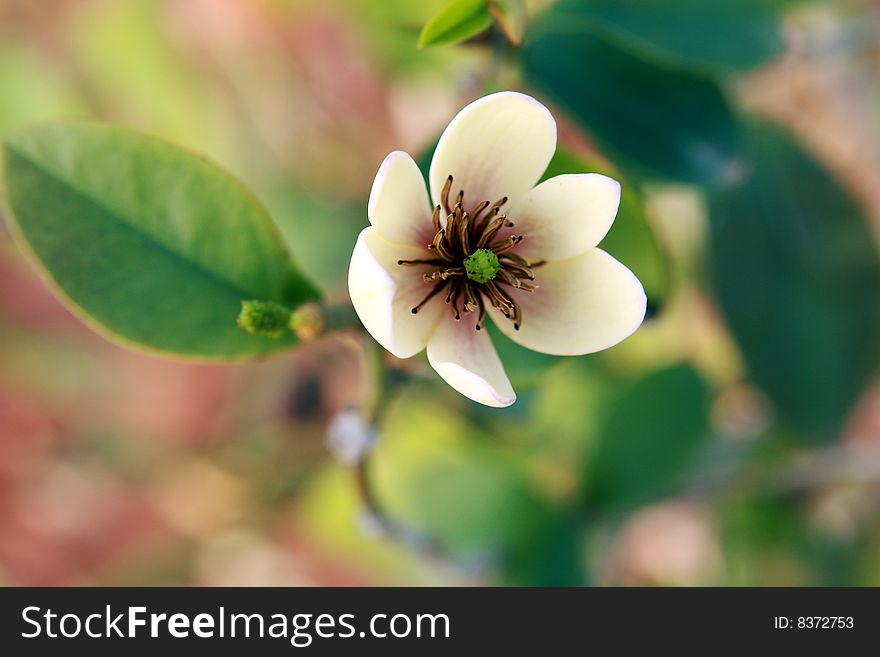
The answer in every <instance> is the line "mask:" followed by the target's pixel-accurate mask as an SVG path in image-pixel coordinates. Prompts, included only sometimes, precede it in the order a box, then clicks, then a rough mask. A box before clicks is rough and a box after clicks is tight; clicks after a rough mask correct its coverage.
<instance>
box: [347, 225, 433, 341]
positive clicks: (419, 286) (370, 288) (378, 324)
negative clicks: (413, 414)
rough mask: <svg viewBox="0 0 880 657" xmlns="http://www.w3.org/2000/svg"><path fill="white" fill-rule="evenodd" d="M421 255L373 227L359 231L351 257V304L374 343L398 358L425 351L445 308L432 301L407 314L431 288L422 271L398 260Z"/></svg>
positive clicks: (349, 274) (424, 253) (425, 254)
mask: <svg viewBox="0 0 880 657" xmlns="http://www.w3.org/2000/svg"><path fill="white" fill-rule="evenodd" d="M425 257H427V252H426V251H425V250H423V249H418V248H415V247H408V246H405V245H401V244H394V243H392V242H389V241H388V240H386V239H385V238H384V237H382V235H380V234H379V232H378V231H377V230H376V229H375V228H364V230H363V231H361V234H360V235H359V236H358V240H357V244H356V245H355V247H354V253H353V254H352V256H351V265H350V266H349V269H348V292H349V294H350V295H351V302H352V305H354V309H355V311H356V312H357V314H358V317H359V318H360V320H361V322H362V323H363V325H364V327H366V329H367V330H368V331H369V332H370V335H372V336H373V337H374V338H375V339H376V342H378V343H379V344H380V345H382V346H383V347H384V348H385V349H387V350H388V351H390V352H391V353H392V354H394V355H395V356H397V357H398V358H409V357H410V356H413V355H415V354H417V353H419V352H420V351H421V350H422V349H424V348H425V345H426V344H427V343H428V337H429V336H430V334H431V332H432V331H433V330H434V327H435V325H436V324H437V319H438V317H439V316H440V313H441V312H442V311H443V309H444V308H445V305H444V304H443V300H442V299H439V298H437V299H434V300H433V301H432V302H429V303H428V304H426V305H425V306H424V307H423V308H422V309H421V310H420V311H419V312H418V314H413V313H412V308H413V307H414V306H415V305H416V304H418V303H419V302H420V301H421V300H422V299H423V298H424V297H425V295H426V294H427V293H428V292H430V290H431V287H430V286H429V285H426V284H425V283H424V282H423V281H422V279H421V276H422V273H423V272H424V271H427V268H422V267H405V266H401V265H398V264H397V261H398V260H400V259H405V260H410V259H416V258H425Z"/></svg>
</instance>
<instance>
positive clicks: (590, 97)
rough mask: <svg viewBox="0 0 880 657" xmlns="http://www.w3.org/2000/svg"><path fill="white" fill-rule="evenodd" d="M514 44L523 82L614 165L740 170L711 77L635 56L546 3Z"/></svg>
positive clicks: (679, 173)
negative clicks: (563, 20) (563, 22)
mask: <svg viewBox="0 0 880 657" xmlns="http://www.w3.org/2000/svg"><path fill="white" fill-rule="evenodd" d="M530 35H531V36H530V37H529V38H528V39H527V40H526V43H525V45H524V46H523V48H522V54H523V72H524V74H525V77H526V79H527V80H528V82H529V84H530V85H531V86H532V87H534V88H535V89H537V90H539V91H541V92H543V93H545V94H546V95H547V96H549V97H550V98H552V99H553V100H555V101H556V102H557V103H558V104H559V105H560V106H561V107H562V108H564V109H565V110H567V111H568V112H569V113H570V114H571V116H572V117H573V118H574V119H575V120H576V121H577V122H578V123H579V124H580V125H581V127H583V128H584V129H585V130H586V131H587V132H589V133H590V134H592V135H593V136H594V137H595V139H596V141H597V142H598V143H599V144H600V146H602V148H603V149H604V150H605V151H606V152H607V154H608V155H609V156H611V157H612V158H613V159H614V162H615V164H618V165H620V166H625V167H627V168H629V169H633V170H634V172H635V173H640V174H646V175H649V176H651V177H655V178H660V179H666V180H677V181H683V182H691V183H700V184H715V183H721V182H729V181H730V180H732V179H735V178H736V176H737V174H738V173H739V172H740V171H741V168H742V164H741V152H740V144H739V130H738V125H737V122H736V119H735V117H734V114H733V112H732V110H731V108H730V106H729V105H728V102H727V100H726V99H725V96H724V94H723V93H722V90H721V88H720V87H719V86H718V84H717V83H715V82H714V81H712V80H710V79H708V78H704V77H701V76H699V75H695V74H693V73H689V72H685V71H678V70H673V69H668V68H664V67H663V66H661V65H659V64H656V63H654V62H653V61H648V60H645V59H640V58H639V57H637V56H634V55H633V54H631V53H629V52H627V51H625V50H621V49H619V48H617V47H615V46H614V45H612V44H610V43H608V42H607V41H604V40H602V39H600V38H598V37H596V36H595V35H593V34H592V33H591V32H589V31H587V30H579V29H577V27H576V26H572V27H565V26H559V24H558V21H557V20H554V13H553V9H551V10H550V11H549V12H547V13H545V15H544V18H543V20H541V21H540V22H539V23H537V24H536V25H535V26H534V30H533V31H531V32H530Z"/></svg>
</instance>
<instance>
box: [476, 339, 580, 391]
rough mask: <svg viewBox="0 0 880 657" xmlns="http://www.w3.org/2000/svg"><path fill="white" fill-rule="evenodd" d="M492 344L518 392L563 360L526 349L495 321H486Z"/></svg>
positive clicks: (560, 357) (525, 388)
mask: <svg viewBox="0 0 880 657" xmlns="http://www.w3.org/2000/svg"><path fill="white" fill-rule="evenodd" d="M486 328H487V329H488V330H489V335H490V336H491V337H492V344H493V345H495V349H496V351H497V352H498V356H499V357H500V358H501V362H502V363H504V371H505V372H506V373H507V377H508V378H509V379H510V383H511V385H513V387H514V389H515V390H517V391H518V392H519V391H521V390H528V389H529V388H530V387H531V386H533V385H535V383H536V382H537V381H538V380H539V379H540V377H541V376H542V375H543V374H544V373H545V372H546V371H547V370H549V369H550V368H551V367H553V366H554V365H556V364H558V363H560V362H562V361H563V360H564V358H563V357H562V356H551V355H550V354H542V353H540V352H538V351H532V350H531V349H526V348H525V347H523V346H520V345H518V344H517V343H516V342H514V341H513V340H511V339H510V338H508V337H507V336H506V335H504V334H503V333H502V332H501V331H499V330H498V328H497V327H496V326H495V323H494V322H486Z"/></svg>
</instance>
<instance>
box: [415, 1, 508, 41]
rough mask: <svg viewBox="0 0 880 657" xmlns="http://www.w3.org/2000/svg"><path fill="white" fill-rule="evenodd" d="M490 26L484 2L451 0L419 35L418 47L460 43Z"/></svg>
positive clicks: (489, 17) (490, 18)
mask: <svg viewBox="0 0 880 657" xmlns="http://www.w3.org/2000/svg"><path fill="white" fill-rule="evenodd" d="M491 25H492V16H491V15H490V14H489V8H488V7H487V6H486V0H452V1H451V2H449V3H447V4H446V5H445V6H444V7H443V8H442V9H441V10H440V11H438V12H437V13H436V14H435V15H434V16H433V18H431V20H429V21H428V22H427V23H426V24H425V27H424V28H422V33H421V35H419V47H420V48H424V47H425V46H445V45H449V44H453V43H461V42H462V41H466V40H467V39H470V38H471V37H474V36H476V35H478V34H479V33H480V32H483V31H485V30H487V29H488V28H489V26H491Z"/></svg>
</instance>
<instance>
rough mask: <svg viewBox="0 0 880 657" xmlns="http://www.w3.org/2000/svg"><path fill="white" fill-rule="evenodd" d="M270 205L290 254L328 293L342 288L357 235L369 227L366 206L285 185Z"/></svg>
mask: <svg viewBox="0 0 880 657" xmlns="http://www.w3.org/2000/svg"><path fill="white" fill-rule="evenodd" d="M266 202H267V205H268V207H269V210H270V212H271V215H272V217H273V218H274V219H275V222H276V223H277V224H278V227H279V228H280V230H281V234H282V236H283V237H284V241H285V242H286V244H287V247H288V248H289V249H290V252H291V253H292V254H293V258H294V260H295V262H297V263H298V264H299V265H300V266H301V267H302V268H303V270H304V271H307V272H309V279H310V280H312V281H314V282H315V283H316V284H317V285H318V287H319V288H320V289H321V290H322V291H323V292H325V293H330V292H332V291H335V290H337V289H338V288H339V287H341V286H342V285H343V283H344V281H345V279H346V275H347V274H348V264H349V262H350V261H351V253H352V250H353V249H354V244H355V242H357V236H358V233H360V232H361V230H363V229H364V228H365V227H366V226H367V225H368V224H369V222H368V220H367V208H366V204H357V203H351V202H346V201H344V200H337V199H327V198H322V197H319V196H316V195H314V194H310V193H309V192H307V191H306V190H302V189H296V188H294V187H293V186H291V185H286V186H285V187H284V188H283V189H280V188H276V189H275V190H274V191H272V192H270V193H269V194H268V195H267V200H266Z"/></svg>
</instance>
